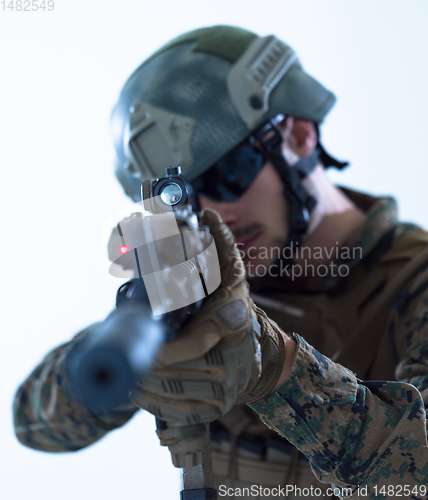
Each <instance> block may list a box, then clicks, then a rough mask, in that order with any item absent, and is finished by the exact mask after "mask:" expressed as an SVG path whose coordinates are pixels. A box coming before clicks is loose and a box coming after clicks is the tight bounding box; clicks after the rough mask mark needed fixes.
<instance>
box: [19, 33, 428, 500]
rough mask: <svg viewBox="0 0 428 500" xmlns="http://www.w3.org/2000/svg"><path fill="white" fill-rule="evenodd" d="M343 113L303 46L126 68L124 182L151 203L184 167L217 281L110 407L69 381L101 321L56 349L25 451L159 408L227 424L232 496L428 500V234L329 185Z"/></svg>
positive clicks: (220, 435)
mask: <svg viewBox="0 0 428 500" xmlns="http://www.w3.org/2000/svg"><path fill="white" fill-rule="evenodd" d="M334 101H335V98H334V96H333V94H332V93H331V92H329V91H328V90H327V89H325V88H324V87H323V86H322V85H321V84H319V83H318V82H317V81H315V80H314V79H313V78H312V77H310V76H309V75H308V74H307V73H305V72H304V71H303V69H302V67H301V65H300V63H299V61H298V59H297V57H296V55H295V53H294V51H293V50H292V49H291V48H290V47H289V46H288V45H286V44H285V43H283V42H281V41H280V40H278V39H277V38H275V37H273V36H269V37H259V36H257V35H256V34H254V33H251V32H249V31H246V30H242V29H239V28H234V27H228V26H216V27H212V28H203V29H199V30H195V31H192V32H189V33H185V34H184V35H182V36H180V37H178V38H176V39H174V40H172V41H171V42H169V43H168V44H166V45H165V46H164V47H162V48H161V49H159V50H158V51H157V52H156V53H155V54H153V56H151V57H150V58H149V59H148V60H146V61H145V62H144V63H143V64H142V65H141V66H140V67H139V68H138V69H137V70H136V71H135V72H134V73H133V74H132V75H131V77H130V78H129V80H128V81H127V82H126V84H125V86H124V88H123V90H122V93H121V95H120V98H119V102H118V104H117V106H116V107H115V109H114V112H113V116H112V120H113V129H114V131H115V134H116V136H115V146H116V151H117V155H118V162H117V168H116V175H117V177H118V179H119V181H120V182H121V184H122V186H123V187H124V189H125V191H126V193H127V194H128V195H129V196H130V197H131V198H132V199H133V200H135V201H139V199H140V190H141V182H142V180H143V179H147V178H153V177H160V176H162V175H163V172H164V168H165V166H166V165H173V164H180V165H181V166H182V169H183V173H184V174H185V175H186V177H187V178H188V179H189V180H190V181H191V183H192V186H193V189H194V192H195V195H196V203H197V205H198V208H199V209H202V210H204V211H203V212H202V216H201V222H202V223H203V224H206V225H208V226H209V227H210V230H211V232H212V234H213V236H214V238H215V241H216V246H217V249H218V252H219V260H220V268H221V286H220V288H219V289H218V290H217V291H216V292H215V293H214V294H213V296H212V298H211V300H210V301H208V302H207V303H206V304H205V305H204V306H203V307H202V309H201V310H200V312H199V313H198V314H197V315H196V316H195V317H194V318H193V319H192V320H190V321H189V322H188V324H187V325H186V327H185V329H184V332H183V334H182V336H180V338H179V339H177V340H176V341H174V342H173V343H171V344H168V345H166V346H165V349H164V352H163V353H162V355H161V358H160V360H159V362H158V365H157V368H156V369H155V370H154V371H153V373H152V374H151V376H150V377H148V378H147V379H145V381H144V382H142V384H141V385H139V387H138V389H136V390H135V391H133V393H132V396H131V401H130V402H129V403H127V404H123V405H120V406H118V407H117V408H116V409H115V410H114V411H110V412H108V413H106V412H104V413H100V414H94V413H93V412H92V411H90V410H89V409H88V408H86V407H85V406H84V405H82V404H81V403H80V402H79V401H78V400H77V399H76V397H75V396H74V394H73V393H72V392H71V391H70V388H69V386H68V384H67V377H66V376H65V372H64V363H65V360H66V357H67V353H68V352H69V350H70V348H71V347H72V346H73V344H74V343H75V342H76V339H80V338H82V337H85V336H87V335H90V333H91V331H92V329H93V326H92V327H89V328H87V329H86V330H84V331H83V332H81V333H80V334H79V335H78V336H77V337H76V338H75V339H73V340H72V341H71V342H69V343H68V344H65V345H62V346H60V347H58V348H57V349H55V350H54V351H52V352H51V353H50V354H49V355H48V356H47V357H46V358H45V359H44V361H43V362H42V363H41V364H40V365H39V366H38V367H37V368H36V370H35V371H34V372H33V373H32V374H31V375H30V377H29V378H28V379H27V380H26V381H25V382H24V384H23V385H22V386H21V388H20V389H19V391H18V393H17V396H16V400H15V406H14V415H15V429H16V433H17V436H18V439H19V440H20V441H21V442H22V443H23V444H25V445H27V446H30V447H33V448H36V449H41V450H48V451H71V450H76V449H79V448H82V447H84V446H87V445H88V444H90V443H92V442H94V441H96V440H97V439H99V438H101V437H102V436H103V435H105V434H106V433H107V432H108V431H109V430H111V429H113V428H117V427H119V426H121V425H123V424H124V423H125V422H126V421H127V420H129V418H131V416H132V415H133V414H134V413H135V411H136V410H137V408H144V409H148V410H149V411H151V412H152V413H154V414H155V415H157V416H158V417H162V418H163V419H165V420H167V421H168V422H175V421H182V422H212V424H211V440H212V449H213V453H212V456H213V469H214V474H215V482H216V485H217V489H218V492H219V495H221V496H225V497H226V498H227V497H229V498H233V497H234V495H235V496H236V497H240V498H253V497H254V493H255V491H256V490H254V489H253V490H251V487H252V486H258V485H262V486H264V487H266V488H271V490H269V491H270V493H269V492H268V493H264V494H263V496H264V497H265V498H266V497H268V498H269V494H270V497H271V498H276V497H278V496H281V494H284V495H285V492H287V495H288V496H289V497H291V498H292V497H293V496H295V497H299V496H301V497H303V496H304V497H312V498H316V497H317V496H322V495H325V496H333V495H334V494H336V495H337V496H340V497H344V496H349V495H352V496H353V497H355V498H358V497H359V496H361V497H368V498H386V497H387V496H394V495H397V496H400V495H406V496H410V497H411V498H414V499H417V498H421V497H424V496H425V493H426V491H424V488H425V486H426V484H427V483H428V466H427V458H428V451H427V449H428V448H427V438H426V414H425V408H424V400H423V396H424V395H425V397H426V394H427V386H428V369H427V347H426V340H425V339H426V335H427V334H428V332H426V329H427V320H426V318H427V314H428V311H427V306H426V304H427V300H428V297H427V295H426V293H427V292H426V290H427V288H428V285H427V283H428V274H427V273H428V271H427V264H428V252H427V250H426V244H427V242H428V234H427V233H425V232H424V231H423V230H421V229H420V228H418V227H416V226H414V225H411V224H401V223H399V222H398V219H397V213H396V205H395V202H394V200H393V199H392V198H380V199H376V198H373V197H371V196H369V195H366V194H362V193H357V192H355V191H351V190H347V189H346V190H345V189H339V188H337V187H336V186H334V185H333V184H331V182H330V181H329V180H328V178H327V177H326V175H325V172H324V170H325V168H328V167H336V168H342V167H344V166H345V164H344V163H341V162H339V161H337V160H335V159H334V158H332V157H331V156H330V155H329V154H328V153H327V152H326V151H325V150H324V148H323V147H322V145H321V143H320V134H319V125H320V124H321V122H322V121H323V119H324V118H325V116H326V115H327V113H328V112H329V110H330V109H331V107H332V106H333V104H334ZM210 209H214V210H215V212H213V211H212V210H210ZM233 236H234V237H235V238H236V245H235V239H234V238H233ZM245 274H246V276H247V278H248V283H249V287H248V284H247V282H246V281H245V278H244V276H245ZM189 370H192V375H191V376H189ZM190 381H191V382H192V383H190ZM170 382H172V383H170ZM172 387H173V388H175V389H171V388H172ZM177 387H178V388H179V389H176V388H177ZM36 392H37V394H41V395H42V397H36V396H35V394H36ZM52 394H55V398H52V397H51V396H52ZM48 405H49V412H47V411H46V409H47V406H48ZM52 416H55V425H50V420H49V419H50V418H51V417H52ZM167 444H168V445H169V446H170V448H174V445H175V444H176V443H175V442H174V440H171V439H170V440H168V443H167ZM280 487H282V488H284V490H281V489H280ZM287 487H288V489H286V488H287ZM245 488H247V490H244V489H245ZM275 488H277V489H276V490H275ZM332 488H334V490H333V489H332ZM399 488H401V490H399ZM404 488H407V489H404Z"/></svg>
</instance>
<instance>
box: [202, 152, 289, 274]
mask: <svg viewBox="0 0 428 500" xmlns="http://www.w3.org/2000/svg"><path fill="white" fill-rule="evenodd" d="M199 204H200V207H201V208H202V209H203V208H212V209H214V210H216V211H217V212H218V213H219V214H220V216H221V218H222V219H223V221H224V222H225V223H226V224H227V225H228V227H229V228H230V230H231V231H232V232H233V234H234V235H235V237H236V242H237V245H238V249H239V251H240V253H241V255H242V256H243V259H244V263H245V266H246V269H247V276H248V277H249V278H251V277H256V276H260V275H261V274H262V272H263V269H265V270H266V272H268V268H269V266H270V264H272V263H273V262H275V261H276V260H277V255H278V253H280V251H281V249H282V248H283V247H284V245H285V244H286V243H287V240H288V232H289V228H288V203H287V201H286V199H285V197H284V187H283V184H282V182H281V179H280V177H279V175H278V173H277V172H276V170H275V168H274V166H273V165H272V163H271V162H270V161H266V163H265V165H264V166H263V168H262V170H261V171H260V173H259V174H258V176H257V177H256V178H255V180H254V181H253V182H252V184H251V185H250V187H249V188H248V189H247V190H246V191H245V193H244V194H243V195H242V196H241V197H240V198H239V199H238V200H237V201H234V202H223V201H214V200H212V199H210V198H207V197H206V196H199Z"/></svg>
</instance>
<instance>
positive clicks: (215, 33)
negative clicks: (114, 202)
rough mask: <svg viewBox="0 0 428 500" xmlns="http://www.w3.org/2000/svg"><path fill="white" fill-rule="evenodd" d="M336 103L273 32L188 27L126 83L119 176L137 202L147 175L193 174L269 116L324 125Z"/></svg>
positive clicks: (115, 118) (118, 139)
mask: <svg viewBox="0 0 428 500" xmlns="http://www.w3.org/2000/svg"><path fill="white" fill-rule="evenodd" d="M334 102H335V97H334V95H333V94H332V93H331V92H330V91H328V90H327V89H326V88H324V87H323V86H322V85H321V84H320V83H318V82H317V81H316V80H314V79H313V78H312V77H311V76H309V75H308V74H307V73H305V72H304V71H303V69H302V67H301V65H300V63H299V60H298V59H297V56H296V54H295V52H294V51H293V49H292V48H291V47H289V46H288V45H286V44H285V43H283V42H282V41H280V40H278V39H277V38H275V37H274V36H266V37H260V36H258V35H256V34H255V33H252V32H250V31H247V30H244V29H241V28H236V27H232V26H213V27H210V28H201V29H197V30H194V31H190V32H188V33H185V34H183V35H181V36H179V37H177V38H175V39H173V40H172V41H170V42H169V43H167V44H166V45H164V46H163V47H161V48H160V49H159V50H158V51H157V52H155V53H154V54H153V55H152V56H151V57H149V58H148V59H147V60H146V61H145V62H143V63H142V64H141V66H139V67H138V68H137V69H136V70H135V71H134V73H133V74H132V75H131V76H130V78H129V79H128V81H127V82H126V83H125V85H124V87H123V89H122V92H121V94H120V97H119V102H118V103H117V105H116V106H115V108H114V110H113V113H112V128H113V135H114V141H115V148H116V153H117V163H116V175H117V177H118V179H119V181H120V183H121V184H122V186H123V187H124V189H125V191H126V193H127V194H128V195H129V196H130V197H131V198H133V199H134V200H135V201H139V200H140V199H141V197H140V196H141V195H140V193H141V191H140V189H141V183H142V181H143V180H144V179H148V178H157V177H162V176H163V175H164V172H165V167H168V166H169V165H181V167H182V172H183V174H185V175H186V177H187V178H188V179H189V180H193V179H195V178H196V177H197V176H199V175H200V174H202V173H203V172H205V171H206V170H207V169H208V168H209V167H211V166H212V165H213V164H214V163H215V162H217V161H218V160H219V159H220V158H222V157H223V156H224V155H225V154H226V153H228V152H229V151H230V150H232V149H233V148H234V147H236V146H237V145H238V144H239V143H241V142H242V141H243V140H245V139H246V138H247V137H248V136H249V135H250V134H251V133H252V132H253V131H254V130H256V129H257V128H258V127H259V126H260V125H262V124H263V123H264V122H265V121H267V120H268V119H270V118H273V117H275V116H276V115H278V114H283V115H292V116H296V117H299V118H304V119H307V120H311V121H313V122H315V123H320V122H321V121H322V120H323V118H324V117H325V115H326V114H327V113H328V111H329V110H330V108H331V107H332V106H333V104H334Z"/></svg>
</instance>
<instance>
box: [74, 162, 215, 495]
mask: <svg viewBox="0 0 428 500" xmlns="http://www.w3.org/2000/svg"><path fill="white" fill-rule="evenodd" d="M142 203H143V206H144V214H145V217H143V218H142V220H141V222H142V227H141V229H142V231H144V233H145V240H146V243H145V244H143V245H139V246H138V248H133V249H132V250H129V247H128V246H127V245H126V241H125V240H124V235H123V233H122V230H121V227H120V224H118V225H117V231H118V234H119V236H120V237H121V240H122V246H121V252H122V253H125V254H128V252H129V255H127V258H128V260H129V257H130V256H131V255H132V252H133V255H132V257H133V263H134V267H133V268H134V271H135V272H136V275H137V276H138V277H137V278H134V279H132V280H130V281H128V282H126V283H124V284H123V285H121V286H120V287H119V289H118V291H117V295H116V309H115V310H113V311H112V312H111V313H110V314H109V315H108V316H107V318H106V319H105V320H104V321H103V322H102V323H100V324H99V325H98V326H97V327H96V329H95V331H93V332H92V334H91V335H90V336H87V337H84V338H82V339H81V340H80V341H78V342H76V344H75V345H74V346H73V347H72V349H71V350H70V352H69V353H68V354H67V359H66V373H67V377H68V380H69V383H70V386H71V388H72V390H73V391H74V393H75V394H76V396H77V397H78V398H79V399H80V400H81V401H82V402H83V403H84V404H85V405H86V406H88V407H89V408H90V409H92V410H93V411H95V412H96V411H97V410H100V409H109V408H110V409H112V408H114V407H116V406H118V405H120V404H121V403H123V402H125V401H126V400H127V399H128V396H129V394H130V392H131V390H132V389H133V387H134V384H135V382H136V381H137V380H141V378H143V377H144V376H145V375H146V374H147V373H148V371H149V370H150V368H151V366H152V364H153V362H154V360H155V359H156V356H157V355H158V353H159V352H160V350H161V348H162V346H163V344H164V343H165V342H168V341H171V340H174V339H175V338H176V337H177V336H178V335H179V334H180V331H181V329H182V327H183V325H184V324H185V322H186V320H187V319H188V318H189V317H190V316H191V315H192V314H194V313H195V312H197V311H198V310H199V308H200V307H201V305H202V302H203V299H204V298H205V297H206V296H208V294H209V293H211V292H212V291H214V289H215V288H217V286H218V284H217V285H215V284H214V286H213V283H207V281H206V280H205V278H204V275H203V267H204V263H203V262H201V258H200V255H201V253H199V255H198V254H195V252H193V253H189V248H190V246H189V245H188V238H186V236H190V235H191V232H189V231H187V232H186V231H183V230H180V228H181V229H184V228H185V227H186V226H187V227H188V228H189V229H190V230H191V231H193V232H194V231H198V230H199V229H200V228H199V224H198V218H197V215H196V214H195V213H194V212H193V209H192V188H191V185H190V183H189V182H188V181H187V180H186V179H185V178H184V177H183V176H182V175H181V168H180V167H169V168H166V169H165V177H163V178H161V179H154V180H151V181H144V182H143V184H142ZM156 216H159V217H158V220H159V221H160V224H161V225H162V224H163V225H164V226H163V228H167V227H170V225H169V224H168V223H167V224H166V225H165V221H166V219H168V218H169V222H171V217H173V218H174V220H176V221H177V225H178V228H179V232H178V234H177V233H176V234H172V235H171V234H169V230H167V231H166V233H167V234H169V235H168V236H166V237H165V238H163V239H158V238H156V235H155V234H154V233H155V232H156V227H154V225H156V224H157V220H156ZM165 217H166V218H165ZM153 222H154V224H153ZM158 232H159V231H158ZM161 232H162V231H161ZM186 233H187V234H186ZM205 233H206V235H207V237H206V238H202V240H205V243H207V246H208V244H209V243H210V241H211V240H210V237H209V236H210V235H209V233H208V232H207V231H205ZM162 240H163V241H162ZM180 242H181V248H180V252H178V253H181V251H182V252H183V256H184V261H185V262H186V261H188V260H189V259H192V262H194V263H195V266H194V267H193V271H194V272H193V274H192V277H191V278H189V277H187V278H186V276H183V274H182V272H181V271H182V269H181V268H180V267H178V269H181V271H180V272H178V273H176V279H184V280H186V279H190V282H189V283H188V284H189V286H188V289H189V290H192V292H191V295H189V296H188V297H187V298H186V301H187V303H186V304H185V305H184V306H182V307H177V305H178V304H179V303H180V301H181V302H182V301H183V297H182V295H180V297H177V294H175V296H173V297H172V299H171V295H168V293H166V292H167V291H166V290H165V283H164V282H163V281H162V273H161V271H162V269H163V268H164V264H165V262H160V260H161V259H159V253H158V250H159V245H161V244H162V245H171V244H173V245H176V246H177V245H178V244H179V243H180ZM197 250H198V251H200V250H204V247H202V248H201V247H199V248H197ZM178 260H180V259H178ZM117 262H118V263H119V264H120V258H118V259H117ZM168 264H170V262H169V263H168ZM217 265H218V262H217ZM173 269H174V268H173ZM168 271H170V270H168ZM170 274H171V273H170ZM196 274H197V275H198V276H196ZM172 275H173V277H174V273H172ZM195 279H198V280H199V286H196V287H195ZM192 280H193V282H191V281H192ZM207 285H208V286H207ZM177 301H178V302H177ZM156 424H157V432H158V434H162V433H168V430H169V429H171V431H172V432H174V433H175V435H177V433H178V434H180V425H173V424H169V423H166V422H164V421H163V420H160V419H158V418H157V419H156ZM201 426H203V428H201ZM198 427H199V428H198V429H196V430H195V432H194V433H192V432H191V433H190V434H194V438H193V439H189V438H188V436H189V426H182V428H183V429H186V438H187V439H185V440H183V443H182V444H181V443H180V446H179V448H178V450H177V449H176V450H175V452H174V453H171V458H172V462H173V464H174V465H175V466H176V467H181V468H182V469H183V490H182V491H181V494H180V498H181V500H215V499H216V498H217V494H216V490H215V489H213V488H212V478H211V475H212V470H211V455H210V439H209V427H208V424H199V425H198ZM201 431H202V432H201ZM183 432H184V431H183Z"/></svg>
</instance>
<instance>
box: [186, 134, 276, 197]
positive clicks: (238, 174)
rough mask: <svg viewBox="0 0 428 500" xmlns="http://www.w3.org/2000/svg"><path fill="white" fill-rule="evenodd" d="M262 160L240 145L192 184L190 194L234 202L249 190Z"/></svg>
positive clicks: (256, 152) (259, 154) (251, 148)
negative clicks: (191, 192) (192, 192)
mask: <svg viewBox="0 0 428 500" xmlns="http://www.w3.org/2000/svg"><path fill="white" fill-rule="evenodd" d="M265 161H266V157H265V155H264V154H263V153H262V151H260V150H258V149H256V148H255V147H254V146H252V145H251V144H249V143H248V142H247V143H245V144H241V145H239V146H237V147H236V148H235V149H234V150H232V151H231V152H230V153H228V154H227V155H226V156H224V157H223V158H222V159H221V160H220V161H218V162H217V163H216V164H214V165H213V166H212V167H210V168H209V169H208V170H207V171H206V172H205V173H203V174H202V175H200V176H199V177H197V178H196V179H195V180H194V181H193V182H192V187H193V191H194V195H195V196H196V197H197V196H206V197H207V198H210V199H211V200H215V201H226V202H234V201H236V200H238V199H239V198H240V197H241V196H242V195H243V194H244V193H245V191H246V190H247V189H248V188H249V187H250V185H251V184H252V183H253V181H254V180H255V178H256V177H257V175H258V174H259V173H260V171H261V169H262V168H263V165H264V164H265Z"/></svg>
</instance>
